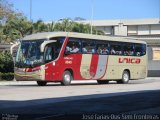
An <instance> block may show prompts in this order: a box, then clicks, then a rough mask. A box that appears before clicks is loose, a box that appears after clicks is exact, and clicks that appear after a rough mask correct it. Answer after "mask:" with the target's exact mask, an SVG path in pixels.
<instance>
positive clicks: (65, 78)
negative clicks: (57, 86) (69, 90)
mask: <svg viewBox="0 0 160 120" xmlns="http://www.w3.org/2000/svg"><path fill="white" fill-rule="evenodd" d="M72 79H73V77H72V74H71V73H70V72H69V71H65V72H64V73H63V80H62V82H61V84H62V85H65V86H67V85H70V83H71V80H72Z"/></svg>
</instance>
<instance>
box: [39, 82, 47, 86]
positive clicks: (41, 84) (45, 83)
mask: <svg viewBox="0 0 160 120" xmlns="http://www.w3.org/2000/svg"><path fill="white" fill-rule="evenodd" d="M37 84H38V86H46V85H47V82H46V81H37Z"/></svg>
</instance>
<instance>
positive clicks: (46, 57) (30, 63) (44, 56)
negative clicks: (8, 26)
mask: <svg viewBox="0 0 160 120" xmlns="http://www.w3.org/2000/svg"><path fill="white" fill-rule="evenodd" d="M53 39H54V40H57V41H56V42H54V43H51V44H48V45H47V46H46V47H45V51H44V52H43V53H42V52H41V51H40V46H41V44H42V43H43V42H44V41H45V40H24V41H22V42H21V44H20V46H19V49H18V52H17V56H16V62H15V66H16V67H19V68H25V67H36V66H40V65H42V64H44V63H47V62H50V61H52V60H55V59H56V58H57V57H58V55H59V52H60V49H61V47H62V44H63V42H64V38H61V37H58V38H53Z"/></svg>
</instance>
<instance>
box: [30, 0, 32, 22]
mask: <svg viewBox="0 0 160 120" xmlns="http://www.w3.org/2000/svg"><path fill="white" fill-rule="evenodd" d="M30 21H31V22H32V0H30Z"/></svg>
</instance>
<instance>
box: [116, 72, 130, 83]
mask: <svg viewBox="0 0 160 120" xmlns="http://www.w3.org/2000/svg"><path fill="white" fill-rule="evenodd" d="M129 79H130V76H129V72H128V71H126V70H125V71H123V74H122V80H118V81H117V83H123V84H127V83H128V82H129Z"/></svg>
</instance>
